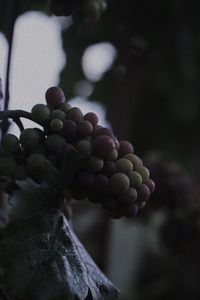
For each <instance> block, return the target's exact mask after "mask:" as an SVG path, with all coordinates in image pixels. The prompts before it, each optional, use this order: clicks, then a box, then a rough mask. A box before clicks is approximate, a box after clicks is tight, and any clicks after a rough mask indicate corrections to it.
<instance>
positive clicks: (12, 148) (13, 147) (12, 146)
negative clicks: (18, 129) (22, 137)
mask: <svg viewBox="0 0 200 300" xmlns="http://www.w3.org/2000/svg"><path fill="white" fill-rule="evenodd" d="M1 144H2V147H3V150H4V151H5V152H8V153H14V152H16V151H17V150H18V149H19V147H20V143H19V140H18V138H17V137H16V136H15V135H14V134H11V133H7V134H6V135H5V136H4V137H3V139H2V142H1Z"/></svg>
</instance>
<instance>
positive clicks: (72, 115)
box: [66, 107, 83, 122]
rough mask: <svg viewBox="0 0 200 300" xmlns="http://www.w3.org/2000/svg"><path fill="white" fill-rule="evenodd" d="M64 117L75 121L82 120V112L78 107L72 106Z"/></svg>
mask: <svg viewBox="0 0 200 300" xmlns="http://www.w3.org/2000/svg"><path fill="white" fill-rule="evenodd" d="M66 119H68V120H72V121H75V122H80V121H82V120H83V113H82V111H81V110H80V109H79V108H78V107H72V108H71V109H70V110H69V111H68V112H67V114H66Z"/></svg>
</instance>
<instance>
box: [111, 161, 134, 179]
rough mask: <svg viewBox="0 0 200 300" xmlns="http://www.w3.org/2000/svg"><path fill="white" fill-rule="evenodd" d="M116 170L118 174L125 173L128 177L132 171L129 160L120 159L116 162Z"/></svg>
mask: <svg viewBox="0 0 200 300" xmlns="http://www.w3.org/2000/svg"><path fill="white" fill-rule="evenodd" d="M115 163H116V166H117V170H118V172H122V173H125V174H126V175H129V174H130V173H131V171H132V170H133V165H132V163H131V162H130V160H128V159H126V158H120V159H118V160H117V161H116V162H115Z"/></svg>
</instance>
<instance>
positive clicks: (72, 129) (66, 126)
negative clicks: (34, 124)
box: [60, 120, 77, 139]
mask: <svg viewBox="0 0 200 300" xmlns="http://www.w3.org/2000/svg"><path fill="white" fill-rule="evenodd" d="M76 133H77V125H76V123H75V122H74V121H72V120H65V121H64V122H63V128H62V129H61V131H60V134H61V135H62V136H63V137H64V138H65V139H70V138H73V137H74V136H75V135H76Z"/></svg>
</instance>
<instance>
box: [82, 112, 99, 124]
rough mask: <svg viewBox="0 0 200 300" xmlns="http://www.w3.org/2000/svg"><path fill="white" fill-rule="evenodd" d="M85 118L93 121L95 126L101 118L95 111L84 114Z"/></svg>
mask: <svg viewBox="0 0 200 300" xmlns="http://www.w3.org/2000/svg"><path fill="white" fill-rule="evenodd" d="M84 120H87V121H89V122H91V123H92V125H93V126H96V125H97V124H98V122H99V118H98V117H97V115H96V114H95V113H93V112H89V113H87V114H86V115H85V116H84Z"/></svg>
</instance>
